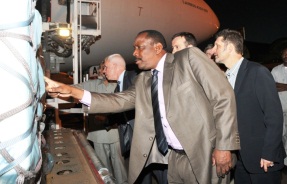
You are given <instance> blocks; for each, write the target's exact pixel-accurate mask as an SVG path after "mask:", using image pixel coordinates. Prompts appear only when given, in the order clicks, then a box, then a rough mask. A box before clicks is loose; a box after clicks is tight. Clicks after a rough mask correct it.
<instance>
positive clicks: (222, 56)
mask: <svg viewBox="0 0 287 184" xmlns="http://www.w3.org/2000/svg"><path fill="white" fill-rule="evenodd" d="M227 45H228V44H227V43H225V42H223V37H218V38H217V39H216V40H215V43H214V47H213V49H214V56H215V62H216V63H223V64H225V62H226V59H227V58H228V56H229V51H228V49H227Z"/></svg>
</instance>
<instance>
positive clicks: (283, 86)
mask: <svg viewBox="0 0 287 184" xmlns="http://www.w3.org/2000/svg"><path fill="white" fill-rule="evenodd" d="M276 88H277V90H278V92H282V91H287V84H283V83H278V82H277V83H276Z"/></svg>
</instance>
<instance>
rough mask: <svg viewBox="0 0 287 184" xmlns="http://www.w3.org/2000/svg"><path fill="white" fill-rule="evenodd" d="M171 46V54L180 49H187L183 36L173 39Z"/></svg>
mask: <svg viewBox="0 0 287 184" xmlns="http://www.w3.org/2000/svg"><path fill="white" fill-rule="evenodd" d="M171 45H172V53H173V54H174V53H176V52H177V51H180V50H182V49H185V48H187V45H186V40H185V38H184V37H183V36H178V37H175V38H174V39H173V40H172V41H171Z"/></svg>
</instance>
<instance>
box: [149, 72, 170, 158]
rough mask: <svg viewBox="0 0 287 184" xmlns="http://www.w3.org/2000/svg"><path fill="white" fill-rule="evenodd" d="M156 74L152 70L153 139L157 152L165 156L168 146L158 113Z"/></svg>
mask: <svg viewBox="0 0 287 184" xmlns="http://www.w3.org/2000/svg"><path fill="white" fill-rule="evenodd" d="M157 74H158V71H157V70H153V75H152V83H151V97H152V109H153V117H154V127H155V133H156V136H155V137H156V143H157V147H158V150H159V152H160V153H161V154H162V155H166V153H167V151H168V145H167V141H166V137H165V135H164V132H163V127H162V122H161V116H160V111H159V102H158V89H157V84H158V77H157Z"/></svg>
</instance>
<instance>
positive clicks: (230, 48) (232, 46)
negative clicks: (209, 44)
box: [227, 43, 236, 52]
mask: <svg viewBox="0 0 287 184" xmlns="http://www.w3.org/2000/svg"><path fill="white" fill-rule="evenodd" d="M227 49H228V51H229V52H232V51H233V52H236V51H235V47H234V45H233V44H231V43H228V44H227Z"/></svg>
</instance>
